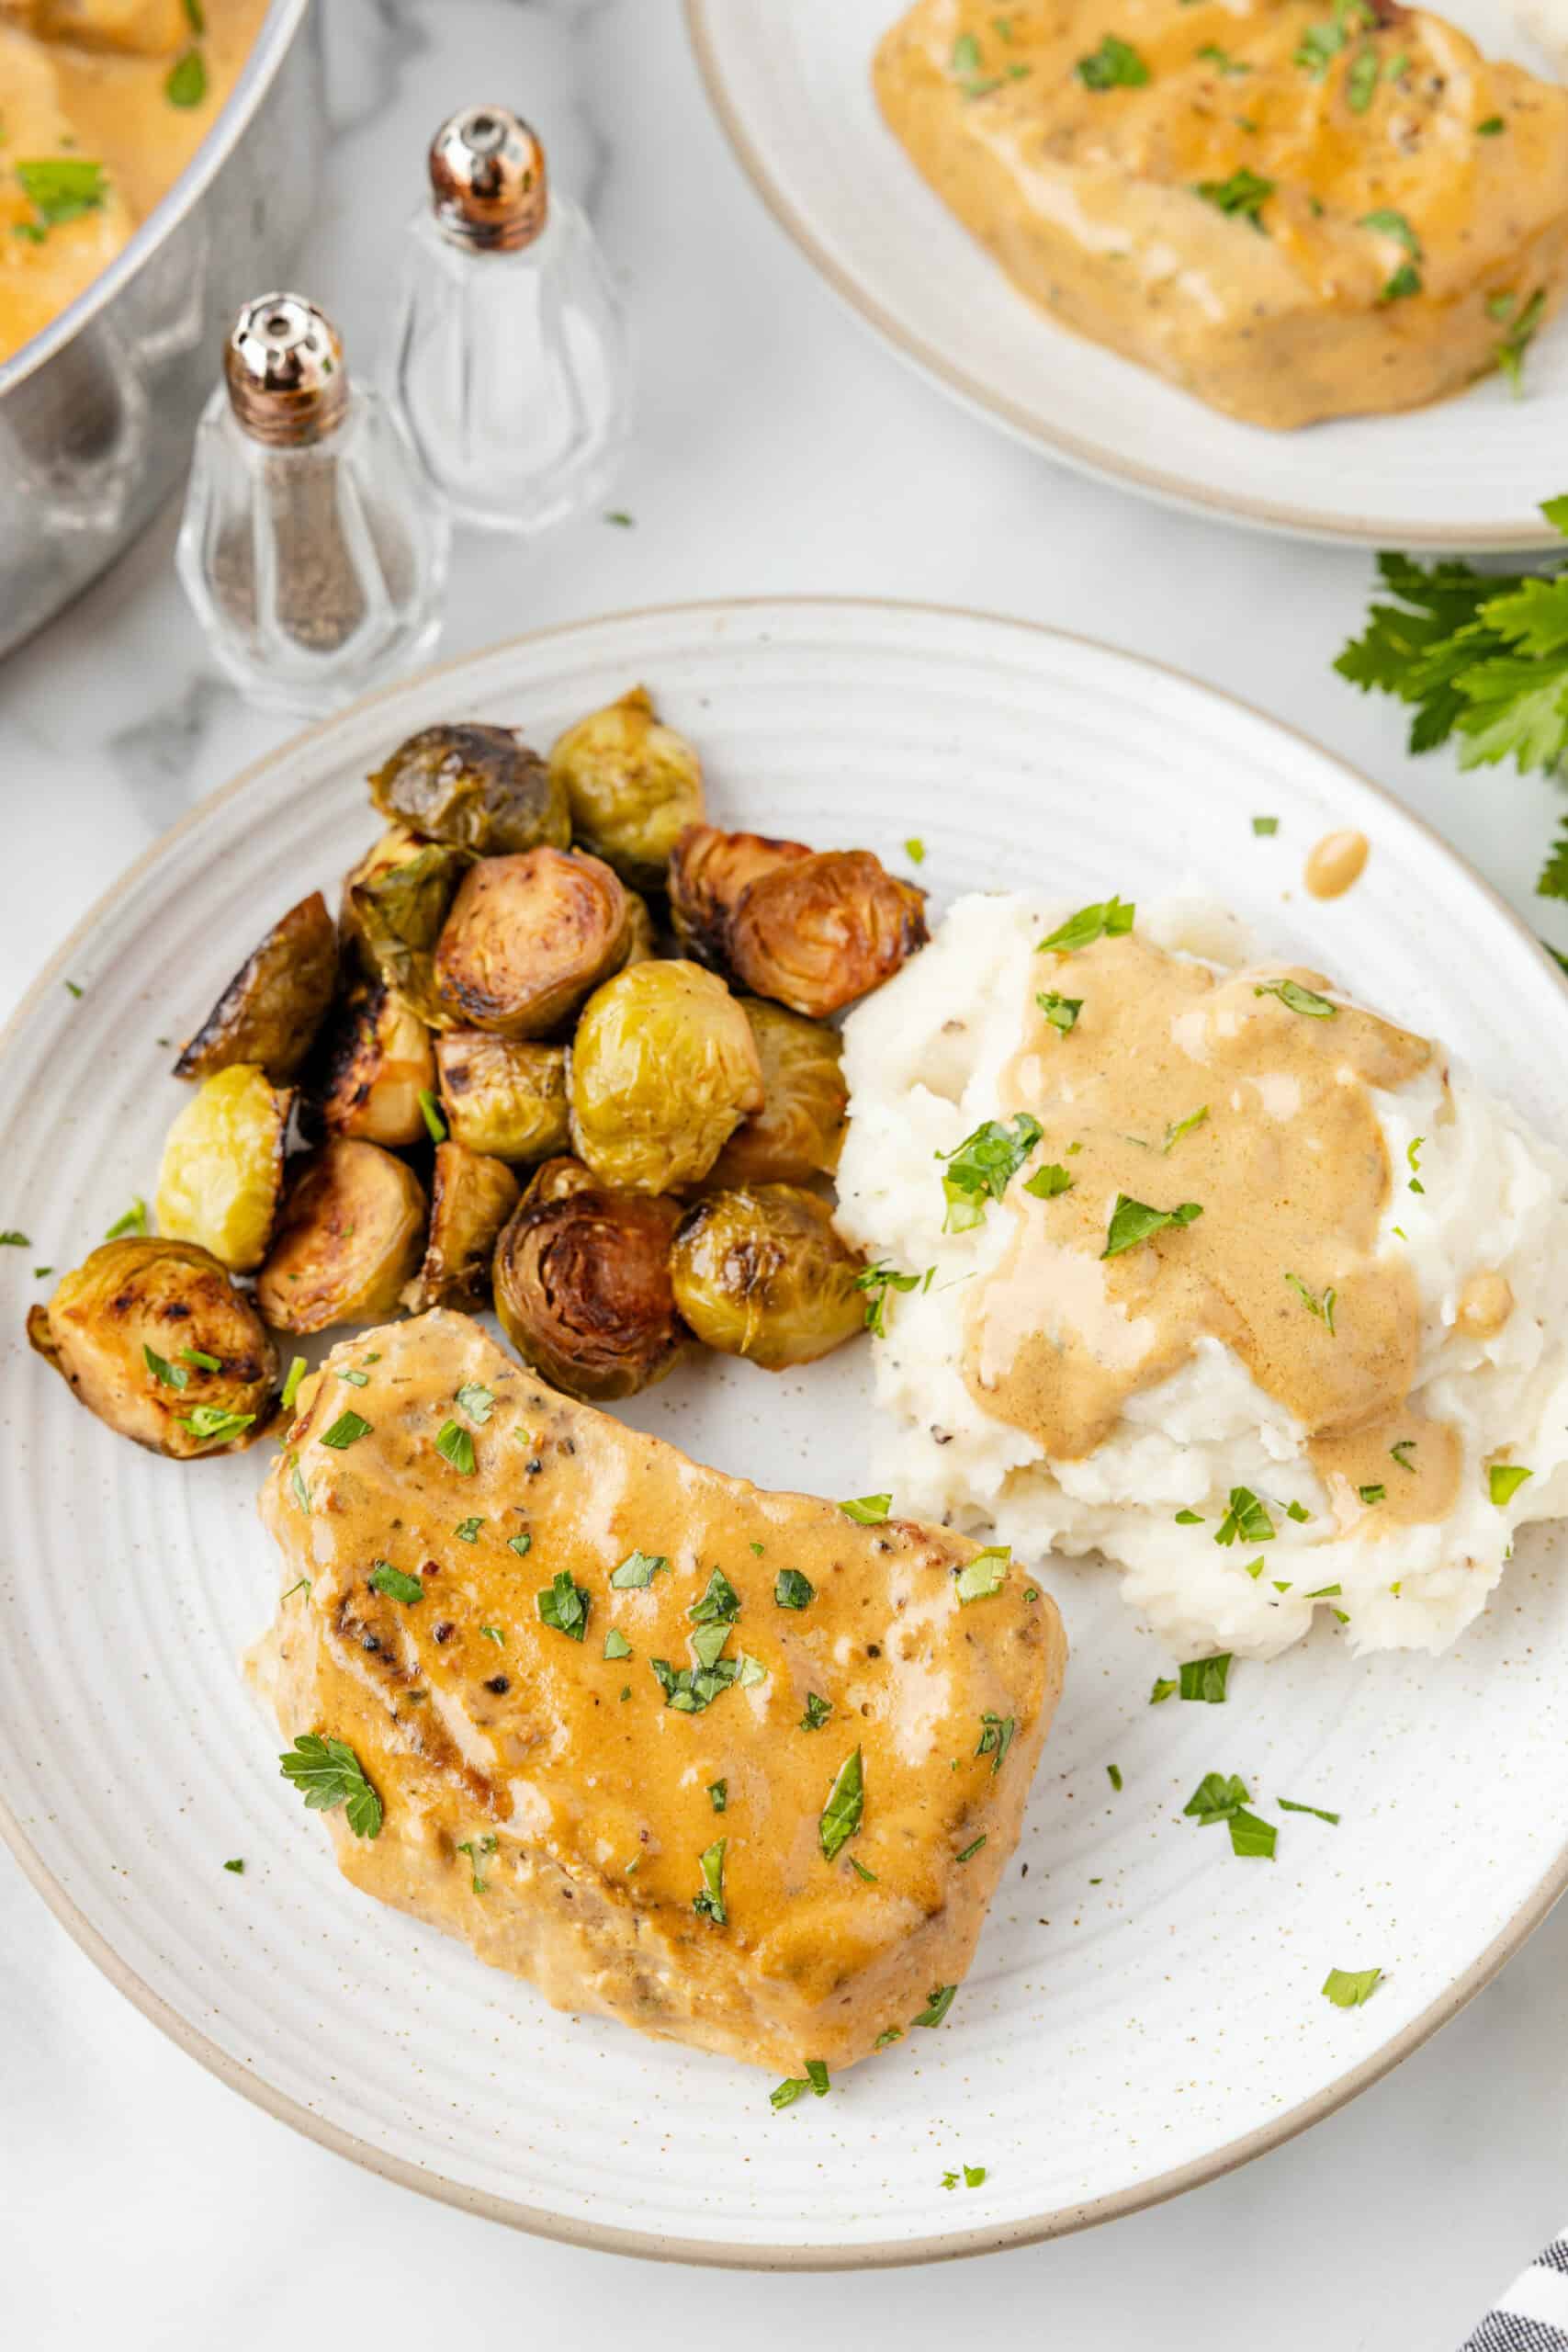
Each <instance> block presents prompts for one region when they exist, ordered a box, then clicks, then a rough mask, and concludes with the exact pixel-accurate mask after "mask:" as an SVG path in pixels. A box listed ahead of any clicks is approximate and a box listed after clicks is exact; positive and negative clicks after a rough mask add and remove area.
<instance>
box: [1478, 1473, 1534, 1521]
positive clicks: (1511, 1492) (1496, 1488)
mask: <svg viewBox="0 0 1568 2352" xmlns="http://www.w3.org/2000/svg"><path fill="white" fill-rule="evenodd" d="M1534 1476H1535V1473H1534V1471H1533V1470H1526V1469H1524V1468H1523V1467H1522V1466H1521V1464H1518V1463H1517V1462H1494V1463H1493V1464H1492V1465H1491V1467H1490V1468H1489V1469H1488V1471H1487V1473H1486V1491H1487V1493H1488V1494H1489V1496H1490V1497H1491V1498H1492V1500H1493V1501H1494V1502H1495V1504H1496V1506H1497V1508H1498V1510H1502V1509H1503V1507H1504V1505H1505V1504H1506V1503H1511V1502H1512V1501H1513V1499H1514V1497H1515V1496H1516V1495H1517V1493H1518V1491H1519V1488H1520V1487H1522V1486H1523V1485H1524V1483H1525V1480H1526V1479H1527V1478H1533V1477H1534Z"/></svg>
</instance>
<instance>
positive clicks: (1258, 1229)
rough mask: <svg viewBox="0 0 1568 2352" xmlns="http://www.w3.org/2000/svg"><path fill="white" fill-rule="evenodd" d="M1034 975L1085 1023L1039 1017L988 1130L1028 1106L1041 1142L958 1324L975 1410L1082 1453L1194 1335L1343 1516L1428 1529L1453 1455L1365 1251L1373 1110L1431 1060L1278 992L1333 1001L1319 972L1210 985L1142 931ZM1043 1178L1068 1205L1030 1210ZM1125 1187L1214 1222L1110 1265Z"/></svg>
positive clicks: (1372, 1232) (1391, 1301) (1374, 1171)
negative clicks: (1284, 988) (1227, 1366)
mask: <svg viewBox="0 0 1568 2352" xmlns="http://www.w3.org/2000/svg"><path fill="white" fill-rule="evenodd" d="M1034 977H1035V978H1036V980H1037V985H1038V986H1039V987H1040V988H1041V989H1046V990H1052V991H1055V992H1056V993H1057V994H1059V995H1061V996H1066V997H1068V998H1074V999H1078V1000H1080V1001H1081V1005H1082V1010H1081V1012H1079V1014H1078V1016H1077V1023H1076V1025H1075V1026H1074V1027H1073V1028H1072V1029H1071V1030H1070V1031H1067V1032H1066V1033H1064V1032H1062V1031H1060V1030H1058V1029H1057V1028H1056V1027H1055V1026H1053V1024H1052V1023H1050V1022H1049V1021H1048V1020H1047V1019H1046V1018H1045V1017H1044V1015H1043V1012H1036V1011H1034V1010H1032V1011H1031V1013H1030V1017H1029V1022H1028V1026H1027V1030H1026V1034H1025V1036H1024V1040H1023V1043H1022V1045H1021V1048H1020V1050H1019V1052H1018V1053H1017V1055H1016V1056H1015V1057H1014V1058H1013V1060H1012V1062H1011V1064H1010V1067H1009V1069H1007V1071H1006V1073H1005V1074H1004V1079H1003V1083H1002V1090H1001V1091H1002V1100H1001V1105H1000V1108H1001V1113H1002V1114H1003V1115H1004V1116H1006V1117H1009V1118H1011V1117H1013V1116H1015V1115H1016V1114H1018V1113H1019V1112H1021V1111H1027V1112H1030V1113H1032V1114H1033V1116H1034V1117H1036V1118H1037V1119H1038V1120H1039V1121H1040V1122H1041V1124H1042V1125H1043V1129H1044V1134H1043V1138H1042V1140H1041V1142H1040V1143H1039V1145H1038V1146H1037V1147H1036V1148H1035V1151H1034V1153H1033V1155H1032V1158H1031V1159H1030V1161H1029V1163H1028V1167H1027V1169H1026V1170H1024V1171H1023V1173H1022V1174H1021V1175H1020V1176H1018V1177H1015V1178H1014V1179H1013V1181H1012V1183H1011V1184H1010V1188H1009V1191H1008V1194H1007V1200H1008V1204H1009V1206H1010V1208H1011V1209H1012V1210H1013V1211H1014V1212H1015V1215H1016V1226H1015V1230H1014V1232H1013V1234H1012V1237H1011V1238H1010V1242H1009V1244H1008V1247H1007V1249H1006V1251H1005V1254H1004V1256H1003V1257H1002V1259H1001V1261H999V1263H998V1266H997V1267H996V1269H995V1271H994V1272H992V1273H991V1274H990V1275H989V1276H988V1277H987V1280H986V1282H985V1283H983V1285H982V1286H981V1287H980V1289H979V1292H978V1294H977V1296H976V1301H975V1303H974V1306H972V1308H971V1311H970V1318H969V1332H968V1351H967V1361H966V1365H965V1374H966V1378H967V1381H968V1385H969V1387H970V1390H971V1392H972V1394H973V1395H974V1396H975V1397H976V1399H977V1401H979V1402H980V1403H981V1404H982V1405H983V1406H984V1407H985V1408H986V1409H987V1412H990V1413H992V1414H994V1415H996V1416H998V1418H999V1419H1003V1420H1005V1421H1008V1422H1010V1423H1011V1424H1012V1425H1013V1426H1015V1427H1017V1428H1019V1429H1021V1430H1026V1431H1027V1432H1028V1434H1029V1435H1030V1436H1031V1437H1032V1439H1033V1440H1034V1441H1035V1442H1036V1443H1037V1444H1038V1445H1039V1446H1040V1448H1041V1449H1042V1451H1043V1453H1045V1454H1046V1455H1048V1456H1050V1457H1052V1458H1054V1459H1055V1460H1058V1461H1072V1460H1076V1459H1080V1458H1082V1457H1083V1456H1084V1455H1086V1454H1088V1453H1092V1452H1093V1450H1094V1448H1095V1447H1096V1446H1097V1445H1099V1444H1100V1443H1101V1442H1103V1441H1104V1439H1105V1438H1106V1437H1108V1436H1109V1435H1110V1433H1111V1430H1112V1429H1113V1428H1114V1426H1115V1425H1116V1423H1117V1421H1118V1419H1120V1417H1121V1415H1122V1410H1123V1408H1124V1407H1125V1406H1126V1404H1127V1402H1128V1400H1129V1398H1130V1397H1133V1396H1134V1395H1135V1394H1136V1393H1137V1392H1138V1391H1139V1390H1142V1389H1145V1388H1148V1387H1151V1386H1153V1385H1155V1383H1156V1382H1157V1381H1160V1380H1163V1379H1165V1378H1167V1377H1168V1375H1169V1374H1172V1373H1174V1372H1177V1371H1179V1369H1180V1367H1181V1366H1182V1365H1183V1364H1184V1363H1186V1362H1187V1361H1188V1359H1189V1358H1190V1356H1191V1354H1192V1352H1193V1350H1194V1348H1195V1347H1196V1346H1197V1344H1198V1342H1199V1341H1200V1340H1201V1339H1203V1338H1205V1337H1208V1338H1212V1339H1214V1340H1220V1341H1222V1342H1223V1343H1224V1345H1225V1346H1227V1347H1228V1348H1230V1349H1231V1350H1232V1351H1234V1352H1235V1355H1237V1356H1238V1357H1239V1358H1240V1360H1241V1362H1242V1363H1244V1364H1245V1365H1246V1366H1247V1371H1248V1372H1249V1373H1250V1374H1251V1375H1252V1377H1253V1378H1254V1380H1256V1381H1257V1383H1258V1385H1259V1387H1261V1388H1262V1389H1264V1390H1265V1391H1266V1392H1267V1394H1268V1395H1269V1396H1270V1397H1273V1398H1275V1399H1276V1400H1277V1401H1278V1402H1279V1403H1280V1404H1281V1405H1283V1406H1284V1407H1286V1408H1287V1409H1288V1410H1289V1411H1290V1412H1291V1413H1292V1414H1293V1415H1294V1416H1295V1418H1296V1419H1298V1420H1299V1421H1300V1422H1301V1423H1302V1424H1303V1426H1304V1428H1305V1429H1306V1430H1307V1431H1308V1433H1309V1437H1310V1441H1311V1453H1312V1458H1313V1461H1314V1466H1315V1467H1316V1468H1317V1469H1318V1470H1319V1471H1320V1473H1321V1475H1322V1476H1324V1478H1325V1480H1326V1481H1327V1483H1328V1485H1329V1488H1330V1492H1331V1494H1332V1495H1333V1496H1334V1498H1335V1502H1336V1507H1337V1510H1341V1511H1342V1513H1343V1514H1344V1515H1345V1516H1347V1517H1351V1518H1355V1517H1359V1516H1360V1515H1361V1513H1362V1512H1363V1511H1366V1510H1376V1511H1379V1512H1381V1513H1382V1517H1381V1519H1380V1521H1379V1522H1378V1523H1379V1525H1380V1526H1390V1525H1393V1524H1394V1523H1397V1522H1408V1521H1414V1520H1426V1519H1432V1518H1438V1517H1440V1516H1442V1515H1443V1513H1444V1512H1446V1511H1447V1510H1449V1508H1450V1506H1451V1503H1452V1501H1453V1498H1454V1494H1455V1491H1456V1482H1457V1476H1458V1465H1459V1450H1458V1446H1457V1442H1455V1440H1454V1439H1453V1436H1452V1433H1451V1432H1450V1431H1449V1430H1446V1429H1438V1428H1435V1427H1434V1426H1433V1425H1431V1424H1430V1423H1427V1422H1426V1421H1424V1420H1423V1419H1421V1418H1420V1417H1419V1416H1417V1415H1414V1414H1413V1413H1412V1412H1411V1411H1410V1408H1409V1406H1408V1403H1407V1399H1408V1397H1409V1392H1410V1388H1411V1384H1412V1381H1413V1379H1414V1377H1415V1374H1416V1361H1417V1353H1418V1347H1419V1340H1420V1311H1419V1304H1420V1303H1419V1298H1418V1295H1417V1291H1416V1282H1415V1278H1414V1276H1413V1275H1412V1273H1411V1272H1410V1270H1409V1268H1408V1267H1407V1266H1406V1265H1404V1263H1403V1262H1401V1261H1400V1260H1399V1259H1398V1258H1397V1257H1395V1258H1393V1259H1386V1258H1380V1256H1379V1254H1378V1237H1379V1228H1380V1222H1381V1219H1382V1215H1383V1212H1384V1209H1385V1207H1386V1205H1387V1203H1388V1200H1389V1195H1390V1189H1391V1172H1390V1169H1389V1163H1388V1154H1387V1150H1386V1148H1385V1146H1384V1142H1383V1137H1382V1127H1381V1125H1380V1124H1379V1120H1378V1116H1377V1111H1376V1106H1375V1103H1374V1102H1373V1099H1372V1090H1373V1089H1374V1088H1376V1089H1384V1090H1393V1089H1397V1088H1399V1087H1401V1086H1403V1085H1404V1084H1406V1083H1407V1082H1408V1081H1409V1080H1412V1079H1414V1078H1416V1076H1417V1075H1418V1074H1419V1073H1420V1072H1421V1071H1423V1070H1424V1069H1427V1066H1428V1064H1429V1062H1430V1060H1431V1058H1432V1051H1433V1049H1432V1047H1431V1046H1430V1045H1429V1044H1428V1043H1427V1040H1426V1039H1424V1038H1421V1037H1417V1036H1415V1035H1412V1034H1411V1033H1410V1032H1409V1031H1407V1030H1404V1029H1399V1028H1396V1027H1395V1026H1394V1025H1393V1023H1390V1022H1387V1021H1383V1020H1381V1019H1379V1018H1378V1017H1377V1016H1376V1015H1375V1014H1373V1013H1370V1012H1362V1011H1359V1009H1357V1008H1355V1007H1353V1006H1350V1005H1345V1004H1340V1005H1338V1006H1337V1008H1336V1010H1335V1012H1334V1013H1333V1014H1332V1016H1331V1017H1313V1016H1312V1015H1310V1014H1308V1013H1305V1012H1296V1011H1292V1010H1291V1009H1290V1007H1289V1006H1288V1005H1287V1004H1286V1003H1285V1002H1284V1001H1282V1000H1281V998H1280V996H1279V995H1278V994H1276V993H1273V992H1272V991H1273V990H1274V989H1277V988H1278V987H1279V985H1280V982H1281V981H1283V980H1286V979H1290V980H1293V981H1294V982H1296V983H1297V984H1299V986H1300V987H1301V988H1303V989H1307V990H1309V991H1311V992H1312V993H1313V994H1314V996H1317V997H1322V996H1323V995H1324V993H1325V991H1326V989H1327V987H1328V983H1327V982H1326V981H1325V980H1324V979H1323V978H1321V977H1320V976H1318V975H1316V974H1314V973H1311V972H1306V971H1302V970H1294V971H1286V970H1284V969H1281V968H1277V967H1258V968H1257V969H1248V970H1246V971H1242V972H1237V973H1234V974H1229V975H1224V976H1219V977H1216V975H1215V974H1214V973H1213V972H1212V971H1211V970H1210V969H1209V968H1208V967H1206V966H1204V965H1202V964H1199V963H1195V962H1193V961H1191V960H1190V959H1188V958H1184V957H1181V956H1173V955H1168V954H1167V953H1166V952H1165V951H1163V950H1162V949H1160V948H1158V947H1156V946H1154V945H1152V944H1150V943H1149V942H1148V941H1147V940H1145V939H1143V938H1141V937H1139V936H1138V935H1137V934H1136V933H1133V934H1130V935H1128V936H1125V937H1122V938H1108V939H1102V940H1100V941H1099V942H1098V943H1097V944H1094V945H1093V946H1091V947H1089V948H1087V949H1084V950H1082V951H1080V952H1079V953H1077V954H1076V955H1071V956H1061V955H1056V954H1053V955H1050V956H1040V957H1039V958H1037V960H1036V974H1035V976H1034ZM1260 990H1264V991H1267V992H1264V993H1259V991H1260ZM1198 1114H1202V1115H1201V1117H1200V1116H1199V1115H1198ZM1053 1163H1054V1164H1055V1165H1056V1166H1058V1167H1060V1168H1062V1169H1064V1170H1066V1172H1067V1174H1068V1175H1069V1176H1070V1178H1071V1180H1072V1189H1071V1190H1070V1191H1068V1192H1066V1193H1058V1194H1057V1195H1056V1196H1055V1197H1054V1198H1050V1199H1043V1198H1035V1197H1032V1196H1031V1195H1029V1194H1028V1193H1026V1192H1025V1191H1024V1189H1023V1186H1024V1182H1026V1181H1027V1179H1028V1178H1029V1177H1030V1176H1031V1175H1032V1174H1033V1173H1034V1172H1035V1171H1037V1170H1041V1169H1043V1168H1044V1167H1046V1166H1048V1165H1051V1164H1053ZM1118 1193H1125V1194H1127V1195H1128V1196H1130V1197H1131V1198H1132V1199H1134V1200H1135V1201H1139V1202H1143V1203H1145V1204H1147V1205H1148V1206H1150V1207H1153V1208H1159V1209H1174V1208H1176V1207H1177V1206H1179V1204H1183V1203H1189V1202H1196V1203H1198V1204H1201V1210H1202V1214H1201V1216H1199V1217H1198V1218H1197V1219H1196V1220H1195V1221H1193V1222H1192V1223H1190V1224H1189V1225H1188V1226H1186V1227H1184V1228H1181V1229H1176V1228H1167V1229H1166V1230H1164V1231H1162V1232H1159V1233H1156V1235H1155V1236H1154V1237H1153V1238H1151V1239H1149V1240H1147V1241H1145V1242H1143V1243H1140V1244H1139V1245H1137V1246H1136V1247H1134V1248H1133V1249H1130V1250H1126V1251H1124V1252H1123V1253H1122V1254H1120V1255H1118V1256H1116V1257H1114V1258H1111V1259H1106V1258H1104V1257H1103V1256H1102V1255H1101V1253H1102V1251H1103V1250H1104V1249H1105V1246H1106V1241H1107V1237H1108V1228H1109V1225H1110V1220H1111V1213H1112V1209H1113V1207H1114V1204H1115V1201H1116V1197H1117V1195H1118ZM1292 1277H1293V1279H1292ZM1330 1318H1332V1320H1330ZM1395 1445H1398V1446H1399V1447H1400V1453H1399V1454H1397V1455H1395V1454H1393V1453H1392V1452H1391V1449H1392V1448H1393V1446H1395ZM1362 1487H1368V1488H1374V1487H1382V1488H1383V1489H1384V1492H1383V1495H1382V1498H1369V1499H1368V1500H1367V1501H1365V1502H1363V1501H1362V1499H1361V1497H1360V1493H1359V1489H1360V1488H1362Z"/></svg>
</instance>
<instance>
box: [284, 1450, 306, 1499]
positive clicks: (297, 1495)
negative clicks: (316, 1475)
mask: <svg viewBox="0 0 1568 2352" xmlns="http://www.w3.org/2000/svg"><path fill="white" fill-rule="evenodd" d="M288 1465H289V1467H288V1484H289V1487H291V1489H292V1490H293V1495H294V1499H295V1501H296V1502H297V1503H298V1504H299V1508H300V1510H302V1511H307V1512H308V1511H309V1510H310V1495H309V1493H308V1492H307V1490H306V1486H305V1481H304V1479H303V1478H302V1477H301V1476H300V1475H299V1455H298V1454H297V1453H291V1454H290V1455H289V1457H288Z"/></svg>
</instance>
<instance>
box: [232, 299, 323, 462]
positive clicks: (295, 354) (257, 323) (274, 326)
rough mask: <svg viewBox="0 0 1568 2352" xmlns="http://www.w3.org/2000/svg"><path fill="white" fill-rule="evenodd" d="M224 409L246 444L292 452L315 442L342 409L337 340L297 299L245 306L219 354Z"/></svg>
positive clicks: (310, 305) (312, 306) (309, 305)
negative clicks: (238, 426) (226, 400)
mask: <svg viewBox="0 0 1568 2352" xmlns="http://www.w3.org/2000/svg"><path fill="white" fill-rule="evenodd" d="M223 375H224V380H225V382H226V383H227V385H228V388H229V404H230V406H231V409H232V410H233V412H234V414H235V416H236V417H237V418H238V419H239V421H240V424H242V425H243V428H244V430H245V432H246V433H248V434H249V435H250V436H251V438H252V440H253V441H261V442H265V445H266V446H267V447H268V448H272V449H289V448H300V447H304V446H305V445H306V444H307V443H309V442H311V441H321V440H323V439H324V438H325V437H326V435H328V434H329V433H332V432H333V431H335V429H336V427H337V426H338V425H339V424H341V423H342V421H343V416H344V410H345V409H346V407H347V405H348V370H347V368H345V367H344V356H343V338H342V337H341V336H340V334H338V331H337V329H336V327H334V326H333V322H332V321H331V319H329V318H328V317H327V315H326V313H325V311H318V310H317V308H316V306H315V304H314V303H313V302H307V301H306V300H305V298H304V296H303V295H302V294H263V295H261V296H260V297H259V298H258V300H255V301H254V302H247V303H246V304H245V307H244V309H243V311H241V312H240V315H239V317H238V318H237V319H236V320H235V322H234V331H233V333H232V334H231V336H230V337H229V341H228V344H227V345H226V347H225V349H224V353H223Z"/></svg>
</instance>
